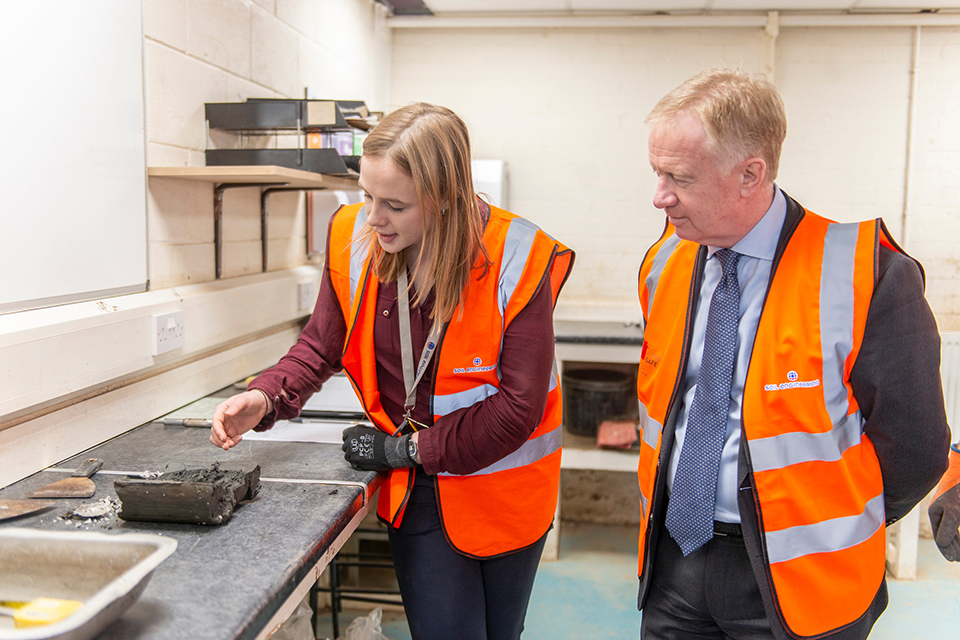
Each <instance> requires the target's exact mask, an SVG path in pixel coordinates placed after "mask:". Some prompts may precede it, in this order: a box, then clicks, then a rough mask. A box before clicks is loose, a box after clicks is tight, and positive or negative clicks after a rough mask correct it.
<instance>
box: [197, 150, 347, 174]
mask: <svg viewBox="0 0 960 640" xmlns="http://www.w3.org/2000/svg"><path fill="white" fill-rule="evenodd" d="M206 156H207V166H208V167H214V166H246V165H276V166H279V167H287V168H288V169H299V170H301V171H312V172H314V173H326V174H332V175H348V174H350V171H349V170H348V169H347V165H346V164H344V161H343V158H341V157H340V154H339V153H337V151H336V149H207V152H206Z"/></svg>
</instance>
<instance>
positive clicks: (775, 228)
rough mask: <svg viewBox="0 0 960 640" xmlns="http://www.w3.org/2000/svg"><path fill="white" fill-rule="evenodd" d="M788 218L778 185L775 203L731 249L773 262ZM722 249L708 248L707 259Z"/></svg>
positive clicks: (775, 191) (774, 196)
mask: <svg viewBox="0 0 960 640" xmlns="http://www.w3.org/2000/svg"><path fill="white" fill-rule="evenodd" d="M786 218H787V199H786V197H784V195H783V192H782V191H780V188H779V187H778V186H777V185H773V202H771V203H770V208H769V209H767V212H766V213H765V214H763V217H762V218H760V221H759V222H757V224H755V225H753V229H750V231H749V233H747V235H745V236H743V237H742V238H740V242H738V243H737V244H735V245H733V246H732V247H730V248H731V249H733V250H734V251H736V252H737V253H739V254H741V255H745V256H750V257H751V258H758V259H760V260H770V261H771V262H772V261H773V257H774V256H775V255H776V253H777V242H779V240H780V230H781V229H782V228H783V222H784V220H786ZM720 249H721V247H707V257H708V258H710V257H712V256H713V254H715V253H716V252H717V251H719V250H720Z"/></svg>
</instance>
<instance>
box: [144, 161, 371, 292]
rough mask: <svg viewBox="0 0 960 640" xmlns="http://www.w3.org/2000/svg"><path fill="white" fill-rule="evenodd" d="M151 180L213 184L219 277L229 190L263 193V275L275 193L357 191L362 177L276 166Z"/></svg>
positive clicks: (186, 171)
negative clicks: (269, 203)
mask: <svg viewBox="0 0 960 640" xmlns="http://www.w3.org/2000/svg"><path fill="white" fill-rule="evenodd" d="M147 176H148V177H150V178H173V179H176V180H193V181H196V182H210V183H212V184H213V185H214V187H213V243H214V252H215V259H216V277H217V280H219V279H220V276H221V273H222V270H223V235H222V226H223V192H224V191H225V190H227V189H237V188H248V187H256V188H259V189H260V253H261V264H262V268H261V269H262V271H263V272H264V273H266V272H267V219H268V209H267V201H268V199H269V197H270V194H271V193H274V192H276V191H312V190H321V189H342V190H356V189H357V180H358V178H359V177H360V176H359V175H353V174H348V175H329V174H323V173H314V172H312V171H301V170H299V169H290V168H288V167H278V166H275V165H241V166H216V167H148V168H147Z"/></svg>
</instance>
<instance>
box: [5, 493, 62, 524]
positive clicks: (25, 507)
mask: <svg viewBox="0 0 960 640" xmlns="http://www.w3.org/2000/svg"><path fill="white" fill-rule="evenodd" d="M55 504H57V503H56V502H54V501H53V500H8V499H6V498H4V499H2V500H0V520H6V519H7V518H16V517H18V516H25V515H27V514H28V513H35V512H37V511H42V510H43V509H46V508H47V507H52V506H53V505H55Z"/></svg>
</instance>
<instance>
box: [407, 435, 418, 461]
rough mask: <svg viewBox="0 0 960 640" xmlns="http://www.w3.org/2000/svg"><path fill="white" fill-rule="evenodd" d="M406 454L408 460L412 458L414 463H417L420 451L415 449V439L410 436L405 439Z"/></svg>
mask: <svg viewBox="0 0 960 640" xmlns="http://www.w3.org/2000/svg"><path fill="white" fill-rule="evenodd" d="M407 456H409V458H410V460H412V461H413V462H414V463H415V464H418V463H419V460H417V458H418V457H419V456H420V452H419V450H418V449H417V441H416V440H414V439H413V438H412V437H411V438H409V439H408V440H407Z"/></svg>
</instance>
